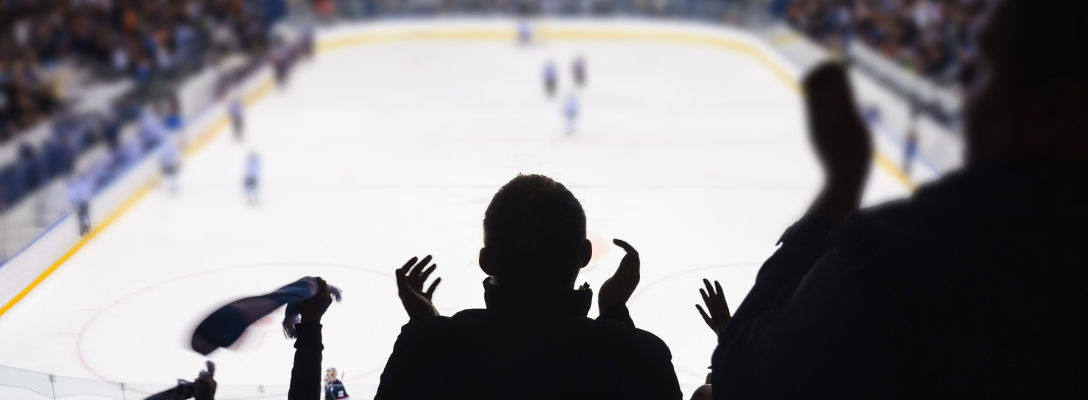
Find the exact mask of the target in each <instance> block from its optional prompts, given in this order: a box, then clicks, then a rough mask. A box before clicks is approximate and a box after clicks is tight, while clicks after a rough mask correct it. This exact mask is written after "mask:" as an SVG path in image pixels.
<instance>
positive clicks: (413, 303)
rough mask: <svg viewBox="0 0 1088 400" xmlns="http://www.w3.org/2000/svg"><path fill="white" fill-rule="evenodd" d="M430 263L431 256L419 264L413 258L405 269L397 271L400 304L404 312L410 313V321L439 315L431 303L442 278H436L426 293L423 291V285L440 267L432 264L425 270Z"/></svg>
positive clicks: (406, 264)
mask: <svg viewBox="0 0 1088 400" xmlns="http://www.w3.org/2000/svg"><path fill="white" fill-rule="evenodd" d="M430 262H431V256H426V257H423V260H420V261H419V263H416V258H415V257H412V259H411V260H408V262H407V263H405V264H404V266H403V267H400V268H399V269H397V273H396V275H397V292H398V294H399V295H400V302H401V303H402V304H403V305H404V311H407V312H408V318H409V319H412V320H414V319H416V318H423V317H433V316H437V315H439V314H438V310H437V309H435V308H434V304H432V303H431V296H432V295H434V289H435V288H436V287H438V283H439V282H442V278H436V279H435V280H434V282H433V283H431V286H430V287H429V288H427V290H426V291H424V290H423V284H424V283H426V282H427V278H429V277H430V276H431V273H432V272H434V270H435V268H437V267H438V265H434V264H431V266H430V267H429V268H426V269H424V267H427V264H430Z"/></svg>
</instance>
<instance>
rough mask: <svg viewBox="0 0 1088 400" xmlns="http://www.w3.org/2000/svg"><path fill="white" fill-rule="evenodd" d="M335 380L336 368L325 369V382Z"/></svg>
mask: <svg viewBox="0 0 1088 400" xmlns="http://www.w3.org/2000/svg"><path fill="white" fill-rule="evenodd" d="M336 380H337V375H336V368H329V369H327V370H325V382H334V381H336Z"/></svg>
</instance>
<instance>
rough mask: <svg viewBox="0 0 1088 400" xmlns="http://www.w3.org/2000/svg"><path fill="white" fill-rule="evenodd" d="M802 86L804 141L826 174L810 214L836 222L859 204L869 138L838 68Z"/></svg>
mask: <svg viewBox="0 0 1088 400" xmlns="http://www.w3.org/2000/svg"><path fill="white" fill-rule="evenodd" d="M803 84H804V92H805V106H806V108H807V112H808V122H809V136H810V138H811V140H812V145H813V147H814V149H815V152H816V157H817V158H818V159H819V160H820V163H821V164H822V165H823V168H824V173H825V175H826V176H825V183H824V190H823V192H822V193H821V194H820V198H818V199H817V201H816V202H815V204H813V207H812V209H811V210H810V212H813V213H816V214H820V215H824V216H825V217H827V218H828V219H830V220H832V221H834V222H839V221H841V220H842V219H843V218H844V217H845V216H846V215H847V214H849V213H850V212H852V211H854V210H856V209H857V208H858V205H859V204H860V202H861V193H862V192H863V191H864V189H865V179H866V177H867V176H868V174H869V165H870V164H871V162H870V160H871V159H872V154H873V144H872V137H871V135H870V133H869V128H868V127H867V126H866V125H865V123H864V122H863V121H862V120H861V115H860V113H859V111H858V108H857V104H856V103H855V102H854V95H853V91H852V89H851V87H850V78H849V76H848V75H847V70H846V68H845V67H844V66H842V65H841V64H837V63H827V64H823V65H820V66H818V67H816V69H814V70H813V71H812V72H811V73H809V74H808V76H806V77H805V79H804V83H803Z"/></svg>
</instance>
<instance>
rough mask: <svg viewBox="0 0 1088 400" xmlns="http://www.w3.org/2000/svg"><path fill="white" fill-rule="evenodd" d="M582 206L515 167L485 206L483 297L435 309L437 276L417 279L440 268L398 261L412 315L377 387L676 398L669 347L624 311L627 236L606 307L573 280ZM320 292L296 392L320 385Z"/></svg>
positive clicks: (386, 391) (402, 395)
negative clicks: (592, 312)
mask: <svg viewBox="0 0 1088 400" xmlns="http://www.w3.org/2000/svg"><path fill="white" fill-rule="evenodd" d="M585 218H586V217H585V213H584V211H583V210H582V206H581V205H580V204H579V202H578V200H577V199H575V198H574V195H573V194H571V192H570V191H568V190H567V189H566V188H565V187H563V185H561V184H559V183H558V182H555V181H553V180H551V179H550V178H547V177H544V176H540V175H527V176H525V175H519V176H518V177H517V178H515V179H514V180H512V181H510V182H509V183H507V184H506V185H505V186H503V188H502V189H500V190H499V192H498V193H497V194H495V197H494V199H493V200H492V201H491V205H490V206H489V207H488V209H487V213H486V215H485V217H484V245H485V247H484V249H482V250H481V251H480V267H481V269H483V271H484V272H485V273H487V274H488V275H489V278H487V280H485V281H484V282H483V289H484V290H483V294H484V300H485V301H486V303H487V308H486V309H479V310H465V311H461V312H459V313H457V314H455V315H454V316H452V317H443V316H439V315H438V312H437V311H436V310H435V308H434V306H433V305H432V303H431V295H432V294H433V293H434V289H435V287H436V286H437V285H438V283H439V282H440V281H441V280H440V279H436V280H435V281H434V283H432V284H431V286H430V287H429V288H428V289H427V290H426V291H424V290H423V286H424V283H425V282H426V281H427V279H428V277H429V276H430V275H431V273H432V272H433V271H434V269H435V266H434V265H433V264H432V265H430V266H429V267H428V265H429V264H430V262H431V258H430V256H428V257H425V258H423V259H422V260H419V261H418V262H417V260H416V259H415V258H413V259H411V260H409V262H408V263H407V264H406V265H404V266H403V267H402V268H401V269H399V270H397V284H398V288H399V292H400V297H401V301H402V302H403V304H404V308H405V310H406V311H407V312H408V315H409V317H410V318H411V321H410V322H409V323H408V324H407V325H405V326H404V327H403V329H402V331H401V334H400V337H398V338H397V343H396V345H395V346H394V349H393V354H392V355H390V357H389V361H388V363H387V364H386V367H385V371H384V372H382V376H381V384H380V386H379V387H378V394H377V396H376V397H375V398H376V399H380V400H384V399H514V398H517V399H594V400H599V399H625V400H630V399H671V400H677V399H680V398H681V396H682V395H681V392H680V385H679V384H678V382H677V379H676V373H675V371H674V370H673V366H672V355H671V353H670V352H669V348H668V347H667V346H666V345H665V343H664V342H662V341H661V339H658V338H657V337H656V336H654V335H653V334H651V333H649V332H646V331H643V330H639V329H637V328H635V327H634V323H633V321H632V320H631V317H630V315H629V314H628V311H627V306H626V302H627V300H628V299H629V298H630V297H631V294H632V293H633V292H634V290H635V288H636V286H637V284H638V280H639V274H640V272H639V268H640V266H639V258H638V253H637V252H636V251H635V249H634V248H632V247H631V246H630V245H628V244H627V243H626V242H623V241H620V240H616V241H615V243H616V244H617V245H618V246H620V247H623V248H624V250H626V251H627V255H626V256H625V257H624V258H623V261H622V262H621V263H620V267H619V269H618V270H617V272H616V274H615V275H613V276H612V278H610V279H609V280H607V281H606V282H605V283H604V284H603V285H602V286H601V290H600V294H599V297H598V307H599V309H601V310H605V311H604V312H603V314H602V315H601V316H600V317H598V318H597V319H595V320H594V319H590V318H587V314H588V313H589V309H590V306H591V305H592V301H593V291H591V290H589V288H588V286H587V285H583V286H581V287H579V288H578V289H575V288H574V286H575V281H576V279H577V277H578V271H579V270H580V269H581V268H583V267H585V266H586V265H587V264H588V263H589V260H590V257H591V256H592V246H591V244H590V242H589V241H588V240H587V239H586V230H585V229H586V228H585V226H586V219H585ZM323 296H324V297H327V295H322V294H319V295H318V296H317V297H315V298H314V299H311V300H307V301H304V302H303V303H300V304H299V309H300V311H302V323H301V324H299V325H298V341H297V342H296V344H295V348H296V349H297V351H296V355H295V367H294V368H295V369H294V371H293V373H292V382H291V397H290V399H291V400H303V399H306V400H309V399H313V398H315V397H305V396H310V393H312V394H313V396H317V394H318V393H319V390H318V384H319V383H318V381H319V380H320V362H321V342H320V329H321V326H320V325H319V324H317V323H314V322H319V320H320V315H321V313H323V312H324V309H323V308H321V307H317V306H313V305H312V304H314V303H317V302H318V301H319V300H318V298H322V299H323V298H324V297H323ZM320 301H321V303H322V304H324V307H327V304H328V302H327V301H325V300H320ZM315 320H316V321H315ZM296 388H298V389H297V390H298V391H296ZM296 396H304V397H296Z"/></svg>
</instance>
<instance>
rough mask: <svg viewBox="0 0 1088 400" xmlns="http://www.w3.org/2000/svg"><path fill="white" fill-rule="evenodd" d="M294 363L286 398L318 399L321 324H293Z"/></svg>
mask: <svg viewBox="0 0 1088 400" xmlns="http://www.w3.org/2000/svg"><path fill="white" fill-rule="evenodd" d="M295 329H296V330H297V333H296V334H297V339H295V364H294V367H293V368H291V388H290V389H289V390H288V392H287V399H288V400H320V398H321V392H322V390H321V351H322V350H324V349H325V346H324V345H322V344H321V324H314V323H305V322H303V323H300V324H298V325H296V326H295Z"/></svg>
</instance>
